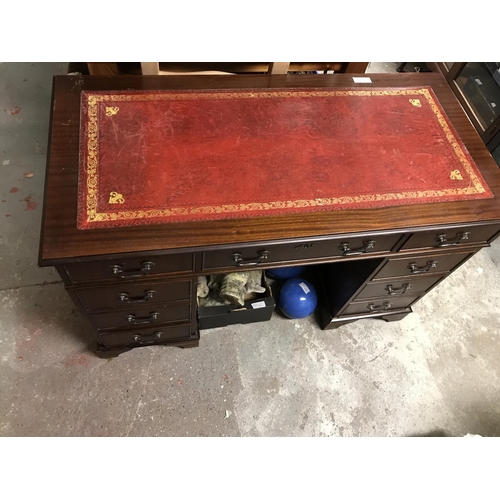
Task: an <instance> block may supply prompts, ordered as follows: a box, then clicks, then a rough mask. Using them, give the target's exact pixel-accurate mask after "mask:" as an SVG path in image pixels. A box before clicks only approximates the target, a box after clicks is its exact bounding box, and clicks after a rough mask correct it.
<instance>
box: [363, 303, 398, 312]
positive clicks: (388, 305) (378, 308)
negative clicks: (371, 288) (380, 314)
mask: <svg viewBox="0 0 500 500" xmlns="http://www.w3.org/2000/svg"><path fill="white" fill-rule="evenodd" d="M391 307H392V304H391V303H390V302H384V303H383V304H381V305H379V306H376V305H375V304H373V303H372V304H368V309H369V310H370V311H372V312H373V311H387V310H388V309H390V308H391Z"/></svg>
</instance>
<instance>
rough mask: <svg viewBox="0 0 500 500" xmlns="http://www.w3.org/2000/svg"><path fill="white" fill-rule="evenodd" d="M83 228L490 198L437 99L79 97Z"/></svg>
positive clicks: (387, 93)
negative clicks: (80, 100) (80, 99)
mask: <svg viewBox="0 0 500 500" xmlns="http://www.w3.org/2000/svg"><path fill="white" fill-rule="evenodd" d="M81 106H82V108H81V139H80V147H81V150H80V170H79V188H78V190H79V198H78V224H77V225H78V228H79V229H92V228H99V227H107V226H128V225H132V224H150V223H170V222H178V221H194V220H204V219H234V218H239V217H260V216H263V215H276V214H280V213H297V212H299V213H300V212H307V211H318V210H341V209H355V208H368V207H384V206H393V205H404V204H416V203H436V202H445V201H457V200H464V199H477V198H491V197H493V195H492V193H491V191H490V189H489V188H488V186H487V185H486V183H485V181H484V179H483V178H482V176H481V174H480V173H479V171H478V169H477V167H476V165H475V164H474V161H473V160H472V158H471V157H470V155H469V154H468V152H467V150H466V149H465V147H464V145H463V143H462V141H461V140H460V138H459V137H458V135H457V134H456V132H455V130H454V129H453V126H452V125H451V123H450V122H449V120H448V118H447V117H446V115H445V113H444V111H443V110H442V108H441V106H440V104H439V102H438V101H437V98H436V97H435V95H434V93H433V92H432V90H431V89H430V88H428V87H422V88H402V89H394V88H391V89H384V88H366V89H359V88H357V89H355V90H342V89H340V90H318V89H314V90H307V89H306V90H304V89H300V90H290V89H287V90H238V91H228V90H224V91H182V92H181V91H158V92H151V91H147V92H142V91H113V92H111V91H110V92H87V91H84V92H82V102H81Z"/></svg>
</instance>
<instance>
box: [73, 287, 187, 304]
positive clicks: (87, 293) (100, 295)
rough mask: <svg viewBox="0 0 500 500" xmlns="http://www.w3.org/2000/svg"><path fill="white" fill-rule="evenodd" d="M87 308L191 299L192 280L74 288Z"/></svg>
mask: <svg viewBox="0 0 500 500" xmlns="http://www.w3.org/2000/svg"><path fill="white" fill-rule="evenodd" d="M73 291H74V292H75V295H76V296H77V297H78V299H79V300H80V302H81V303H82V305H83V307H84V308H85V309H104V308H112V307H128V308H130V307H131V306H133V305H136V304H155V303H158V302H171V301H175V300H189V299H190V297H191V281H175V282H171V283H162V282H157V283H155V282H150V283H130V282H124V283H122V284H120V285H108V286H101V287H87V288H77V289H74V290H73Z"/></svg>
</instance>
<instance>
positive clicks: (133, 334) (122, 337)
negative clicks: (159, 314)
mask: <svg viewBox="0 0 500 500" xmlns="http://www.w3.org/2000/svg"><path fill="white" fill-rule="evenodd" d="M192 339H193V336H192V335H191V325H189V324H184V325H176V326H168V327H165V326H163V327H155V328H149V329H145V330H133V331H129V332H120V333H107V334H105V335H99V343H101V344H103V345H105V346H106V347H118V346H145V345H156V344H163V343H169V342H171V343H172V342H175V341H179V342H180V341H183V340H192Z"/></svg>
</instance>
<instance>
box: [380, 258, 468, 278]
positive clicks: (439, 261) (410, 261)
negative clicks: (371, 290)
mask: <svg viewBox="0 0 500 500" xmlns="http://www.w3.org/2000/svg"><path fill="white" fill-rule="evenodd" d="M471 255H474V252H463V253H451V254H440V255H426V256H424V257H422V256H420V257H408V258H406V259H390V260H389V262H387V264H385V266H384V267H383V268H382V269H381V270H380V271H379V272H378V273H377V275H376V276H375V277H374V279H377V278H392V277H394V276H422V275H423V274H428V273H429V274H430V273H439V272H443V271H452V270H453V269H455V267H457V266H458V265H460V264H461V263H462V262H464V261H465V260H467V259H468V258H469V257H470V256H471Z"/></svg>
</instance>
